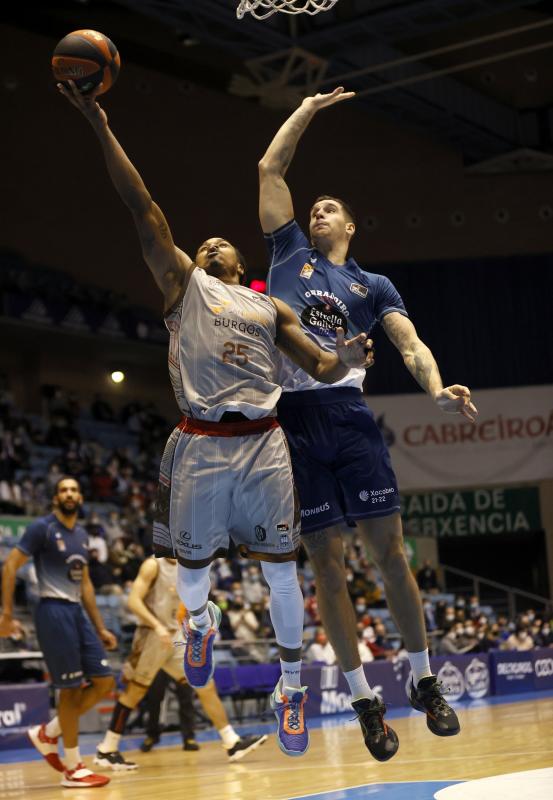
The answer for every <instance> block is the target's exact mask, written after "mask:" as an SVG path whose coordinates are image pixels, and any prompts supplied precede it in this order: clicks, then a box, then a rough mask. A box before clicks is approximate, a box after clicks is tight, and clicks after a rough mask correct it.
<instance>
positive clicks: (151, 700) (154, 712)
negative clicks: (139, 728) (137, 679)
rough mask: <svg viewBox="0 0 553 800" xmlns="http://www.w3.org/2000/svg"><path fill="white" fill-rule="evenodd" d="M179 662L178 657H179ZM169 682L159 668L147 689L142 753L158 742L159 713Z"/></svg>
mask: <svg viewBox="0 0 553 800" xmlns="http://www.w3.org/2000/svg"><path fill="white" fill-rule="evenodd" d="M179 662H180V658H179ZM168 683H169V675H168V674H167V672H165V670H163V669H160V670H159V672H158V673H157V675H156V677H155V678H154V682H153V683H152V685H151V686H150V688H149V689H148V693H147V695H146V699H145V701H144V705H145V712H146V714H147V716H148V722H147V725H146V738H145V739H144V741H143V742H142V744H141V745H140V749H141V750H142V752H143V753H149V752H150V750H151V749H152V747H153V746H154V745H156V744H157V743H158V742H159V737H160V734H161V730H160V727H159V714H160V711H161V704H162V702H163V698H164V697H165V692H166V691H167V686H168Z"/></svg>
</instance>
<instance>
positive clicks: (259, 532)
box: [255, 525, 267, 542]
mask: <svg viewBox="0 0 553 800" xmlns="http://www.w3.org/2000/svg"><path fill="white" fill-rule="evenodd" d="M255 538H256V539H257V541H258V542H264V541H265V539H266V538H267V531H266V530H265V528H263V527H262V526H261V525H256V526H255Z"/></svg>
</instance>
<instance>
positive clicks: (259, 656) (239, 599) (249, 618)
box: [228, 583, 263, 661]
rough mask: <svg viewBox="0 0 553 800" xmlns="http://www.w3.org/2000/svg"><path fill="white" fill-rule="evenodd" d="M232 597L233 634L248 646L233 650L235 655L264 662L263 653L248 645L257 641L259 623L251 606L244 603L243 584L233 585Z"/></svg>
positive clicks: (230, 612)
mask: <svg viewBox="0 0 553 800" xmlns="http://www.w3.org/2000/svg"><path fill="white" fill-rule="evenodd" d="M232 597H233V599H232V601H231V603H230V607H229V611H228V616H229V620H230V624H231V626H232V632H233V634H234V638H235V639H240V640H241V641H242V642H244V643H245V645H246V646H245V647H236V648H233V653H234V654H235V655H237V656H241V657H246V658H248V659H250V660H252V661H263V653H262V652H261V651H260V650H259V649H258V648H256V647H255V646H252V645H251V644H248V643H250V642H254V641H255V640H256V639H257V634H258V630H259V621H258V619H257V617H256V616H255V614H254V613H253V611H252V610H251V608H250V606H249V604H247V603H245V602H244V594H243V591H242V586H241V584H239V583H238V584H237V583H235V584H233V586H232Z"/></svg>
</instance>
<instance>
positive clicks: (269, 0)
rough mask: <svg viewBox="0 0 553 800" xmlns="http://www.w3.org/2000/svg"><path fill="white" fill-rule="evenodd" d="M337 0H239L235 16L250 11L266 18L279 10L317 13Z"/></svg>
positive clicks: (258, 17) (329, 7) (327, 8)
mask: <svg viewBox="0 0 553 800" xmlns="http://www.w3.org/2000/svg"><path fill="white" fill-rule="evenodd" d="M337 2H338V0H240V3H239V4H238V8H237V9H236V16H237V17H238V19H242V17H243V16H244V14H247V13H250V14H251V15H252V17H255V18H256V19H266V18H267V17H270V16H271V14H274V13H276V12H277V11H281V12H282V13H283V14H311V16H313V15H314V14H318V13H319V12H320V11H329V10H330V9H331V8H332V6H333V5H335V4H336V3H337Z"/></svg>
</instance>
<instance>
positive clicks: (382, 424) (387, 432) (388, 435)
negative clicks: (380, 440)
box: [376, 414, 396, 447]
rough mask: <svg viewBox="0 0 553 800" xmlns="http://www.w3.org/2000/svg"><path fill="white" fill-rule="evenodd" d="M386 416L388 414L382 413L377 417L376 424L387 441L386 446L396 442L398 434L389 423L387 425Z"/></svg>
mask: <svg viewBox="0 0 553 800" xmlns="http://www.w3.org/2000/svg"><path fill="white" fill-rule="evenodd" d="M385 418H386V415H385V414H381V415H380V416H379V417H378V418H377V420H376V424H377V425H378V429H379V431H380V433H381V434H382V436H383V437H384V441H385V443H386V447H391V446H392V445H393V444H394V442H395V440H396V435H395V433H394V432H393V430H392V429H391V428H389V427H388V425H386V419H385Z"/></svg>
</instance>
